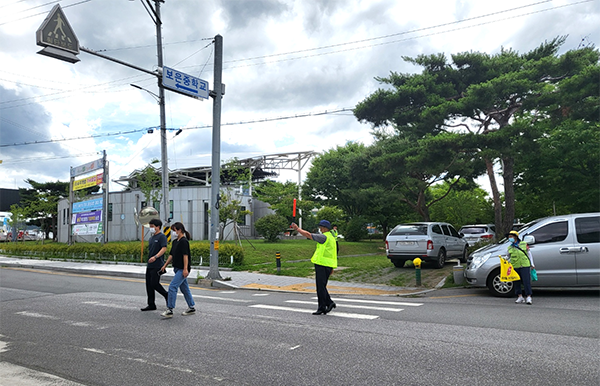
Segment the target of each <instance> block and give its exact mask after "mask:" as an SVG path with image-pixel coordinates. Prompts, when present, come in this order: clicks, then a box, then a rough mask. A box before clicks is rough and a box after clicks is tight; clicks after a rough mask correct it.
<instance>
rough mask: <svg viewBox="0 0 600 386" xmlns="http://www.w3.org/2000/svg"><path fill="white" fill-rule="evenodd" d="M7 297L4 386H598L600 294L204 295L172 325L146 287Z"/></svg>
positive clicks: (9, 280) (47, 289) (10, 272)
mask: <svg viewBox="0 0 600 386" xmlns="http://www.w3.org/2000/svg"><path fill="white" fill-rule="evenodd" d="M0 289H1V291H0V355H1V357H0V384H7V385H8V384H10V385H18V384H22V385H29V384H35V385H46V384H48V385H49V384H64V385H74V384H83V385H140V384H152V385H161V384H180V385H213V384H214V385H464V384H472V385H497V384H507V385H544V386H546V385H597V384H600V370H599V368H600V366H599V364H600V363H599V362H600V344H599V338H600V318H599V316H600V302H599V294H598V291H536V292H535V293H534V305H532V306H526V305H516V304H514V301H513V300H511V299H501V298H493V297H490V296H488V294H487V291H485V290H479V289H466V290H465V289H450V290H440V291H434V292H432V293H429V294H427V295H423V296H419V297H411V298H400V297H382V296H340V297H336V298H335V299H334V300H335V301H336V303H337V305H338V307H337V308H336V309H335V310H334V311H333V312H331V313H330V314H329V315H326V316H314V315H312V314H311V312H312V311H314V310H315V309H316V299H315V296H314V294H295V293H294V294H291V293H280V292H265V291H249V290H238V291H217V290H207V289H202V288H194V289H193V290H192V292H193V294H194V298H195V301H196V304H197V309H198V311H199V312H198V313H197V314H196V315H193V316H182V315H181V312H182V311H183V310H184V309H185V301H184V299H183V297H181V296H179V298H178V300H177V308H176V309H175V317H174V318H173V319H170V320H163V319H161V317H160V312H158V311H154V312H140V311H139V308H140V307H143V306H144V305H145V288H144V284H143V281H141V280H136V279H126V278H116V277H89V276H78V275H72V274H65V273H56V272H43V271H31V270H23V269H6V268H3V269H0ZM57 380H60V382H63V383H57V382H58V381H57ZM5 382H10V383H5ZM18 382H21V383H18ZM30 382H33V383H30ZM44 382H46V383H44ZM50 382H54V383H50Z"/></svg>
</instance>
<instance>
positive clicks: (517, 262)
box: [508, 241, 531, 268]
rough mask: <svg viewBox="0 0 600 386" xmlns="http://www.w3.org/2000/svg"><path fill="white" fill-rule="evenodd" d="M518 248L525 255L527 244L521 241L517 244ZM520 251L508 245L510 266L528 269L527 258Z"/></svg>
mask: <svg viewBox="0 0 600 386" xmlns="http://www.w3.org/2000/svg"><path fill="white" fill-rule="evenodd" d="M519 248H521V250H522V251H524V252H525V253H527V243H526V242H524V241H521V242H520V243H519ZM522 251H520V250H519V249H518V248H515V247H513V246H512V245H510V246H509V247H508V254H509V256H510V263H511V264H512V266H513V267H514V268H521V267H530V266H531V264H530V263H529V256H528V255H525V253H523V252H522Z"/></svg>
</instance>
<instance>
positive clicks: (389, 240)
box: [385, 222, 467, 268]
mask: <svg viewBox="0 0 600 386" xmlns="http://www.w3.org/2000/svg"><path fill="white" fill-rule="evenodd" d="M385 251H386V254H387V257H388V259H390V260H391V262H392V263H393V264H394V266H396V267H399V268H402V267H403V266H404V263H405V262H406V260H413V259H415V258H417V257H419V258H421V260H425V261H431V262H433V263H434V264H435V266H436V267H437V268H443V267H444V264H445V263H446V259H447V258H448V257H451V258H454V257H458V258H459V259H460V261H461V262H462V263H465V262H466V261H467V242H466V241H465V240H464V239H463V238H462V236H461V235H460V234H459V233H458V232H457V231H456V229H454V227H453V226H452V225H450V224H448V223H445V222H414V223H410V224H400V225H397V226H396V227H395V228H394V229H392V231H391V232H390V233H389V234H388V235H387V237H386V239H385Z"/></svg>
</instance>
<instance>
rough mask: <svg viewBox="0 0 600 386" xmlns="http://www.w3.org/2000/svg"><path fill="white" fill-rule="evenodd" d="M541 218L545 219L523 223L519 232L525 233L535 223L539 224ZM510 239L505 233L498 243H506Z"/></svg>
mask: <svg viewBox="0 0 600 386" xmlns="http://www.w3.org/2000/svg"><path fill="white" fill-rule="evenodd" d="M540 220H543V219H541V218H540V219H537V220H533V221H531V222H528V223H527V224H525V225H523V226H522V227H521V228H520V229H519V230H518V232H519V234H523V233H524V232H526V231H527V230H528V229H529V228H531V227H532V226H534V225H535V224H537V223H538V222H540ZM507 240H508V238H507V237H506V235H504V237H503V238H502V239H501V240H498V243H497V244H504V243H505V242H506V241H507Z"/></svg>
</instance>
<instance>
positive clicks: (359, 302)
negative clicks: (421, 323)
mask: <svg viewBox="0 0 600 386" xmlns="http://www.w3.org/2000/svg"><path fill="white" fill-rule="evenodd" d="M311 299H312V300H286V301H285V303H286V304H290V305H293V304H298V305H304V304H306V305H310V306H311V308H310V309H308V308H304V307H302V308H300V307H286V306H275V305H267V304H255V305H251V306H250V307H253V308H261V309H269V310H279V311H290V312H302V313H312V312H313V311H314V309H316V306H317V304H318V303H317V302H316V301H314V300H316V299H317V298H316V297H313V298H311ZM333 300H334V301H335V302H336V304H337V307H336V308H335V309H334V310H332V311H331V312H330V313H329V314H327V315H330V316H339V317H342V318H354V319H369V320H372V319H377V318H379V315H373V314H368V313H367V314H362V313H361V314H358V313H349V312H344V310H346V309H358V310H364V311H367V312H368V311H383V312H401V311H404V310H405V308H404V307H419V306H422V305H423V303H410V302H394V301H384V300H365V299H351V298H335V299H333ZM390 306H394V307H390Z"/></svg>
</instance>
